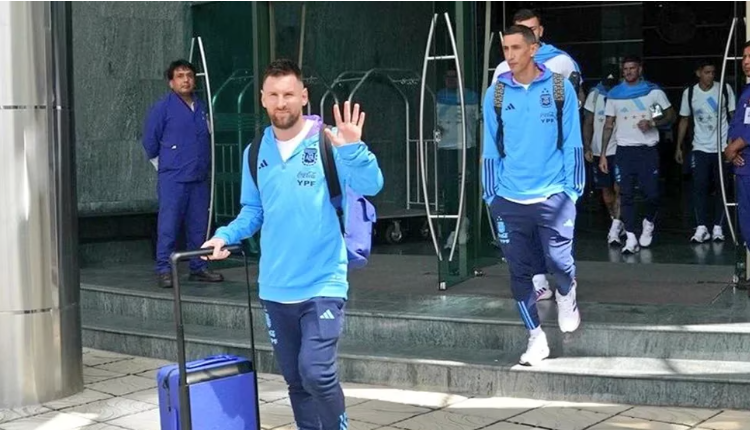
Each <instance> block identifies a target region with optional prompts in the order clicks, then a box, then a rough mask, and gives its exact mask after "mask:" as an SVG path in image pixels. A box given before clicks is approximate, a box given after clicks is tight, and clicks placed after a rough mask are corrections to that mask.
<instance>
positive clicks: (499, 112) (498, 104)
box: [495, 81, 505, 158]
mask: <svg viewBox="0 0 750 430" xmlns="http://www.w3.org/2000/svg"><path fill="white" fill-rule="evenodd" d="M504 95H505V84H503V83H502V82H500V81H498V82H497V83H496V84H495V115H496V117H497V134H496V135H495V145H497V152H498V153H499V154H500V158H505V142H503V138H504V132H503V96H504Z"/></svg>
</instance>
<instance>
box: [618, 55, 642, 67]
mask: <svg viewBox="0 0 750 430" xmlns="http://www.w3.org/2000/svg"><path fill="white" fill-rule="evenodd" d="M625 63H637V64H638V65H639V66H642V65H643V61H641V57H639V56H637V55H626V56H625V58H623V59H622V64H623V65H625Z"/></svg>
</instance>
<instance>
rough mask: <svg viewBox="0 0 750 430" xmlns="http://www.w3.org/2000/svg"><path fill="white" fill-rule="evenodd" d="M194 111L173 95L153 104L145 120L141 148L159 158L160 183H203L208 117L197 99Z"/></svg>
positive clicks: (208, 150)
mask: <svg viewBox="0 0 750 430" xmlns="http://www.w3.org/2000/svg"><path fill="white" fill-rule="evenodd" d="M193 102H194V106H195V110H194V111H193V110H192V109H190V106H188V104H187V103H185V101H184V100H182V98H181V97H180V96H179V95H177V94H176V93H175V92H173V91H170V92H169V94H167V95H165V96H164V97H162V98H161V100H159V101H158V102H156V103H155V104H154V105H153V106H152V107H151V110H150V111H149V113H148V116H147V117H146V126H145V130H144V132H143V148H144V149H145V150H146V154H148V158H149V159H152V158H154V157H157V156H158V157H159V180H170V181H174V182H196V181H205V180H206V179H207V178H208V173H209V169H210V167H211V135H210V130H209V121H208V113H207V112H206V109H205V107H204V106H203V103H202V102H201V101H200V100H198V98H196V97H194V98H193Z"/></svg>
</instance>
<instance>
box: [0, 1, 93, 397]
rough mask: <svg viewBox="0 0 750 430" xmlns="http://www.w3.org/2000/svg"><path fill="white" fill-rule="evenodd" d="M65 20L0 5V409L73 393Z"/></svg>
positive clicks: (78, 380) (73, 245)
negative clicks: (0, 207)
mask: <svg viewBox="0 0 750 430" xmlns="http://www.w3.org/2000/svg"><path fill="white" fill-rule="evenodd" d="M69 17H70V4H69V3H68V2H0V145H2V147H1V148H0V149H1V150H2V157H0V202H1V203H0V204H1V205H2V210H0V243H2V244H3V247H2V248H3V250H2V251H0V408H7V407H18V406H24V405H30V404H38V403H44V402H48V401H51V400H55V399H58V398H61V397H65V396H69V395H71V394H75V393H76V392H79V391H81V390H82V389H83V369H82V364H81V362H82V359H81V326H80V312H79V278H78V260H77V252H78V250H77V248H78V247H77V228H76V219H77V210H76V193H75V179H74V172H75V169H74V168H73V167H74V163H73V160H74V158H73V147H72V146H73V145H72V139H71V136H70V130H71V129H72V125H71V116H72V115H71V112H70V106H71V99H70V97H69V94H70V91H69V87H70V82H69V79H70V75H71V73H70V63H69V60H70V56H69V55H68V53H69V52H70V38H69V37H68V35H69V30H70V28H69V27H70V19H69Z"/></svg>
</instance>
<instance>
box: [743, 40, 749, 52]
mask: <svg viewBox="0 0 750 430" xmlns="http://www.w3.org/2000/svg"><path fill="white" fill-rule="evenodd" d="M745 48H750V40H748V41H747V42H745V44H744V45H742V50H743V51H744V50H745Z"/></svg>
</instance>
